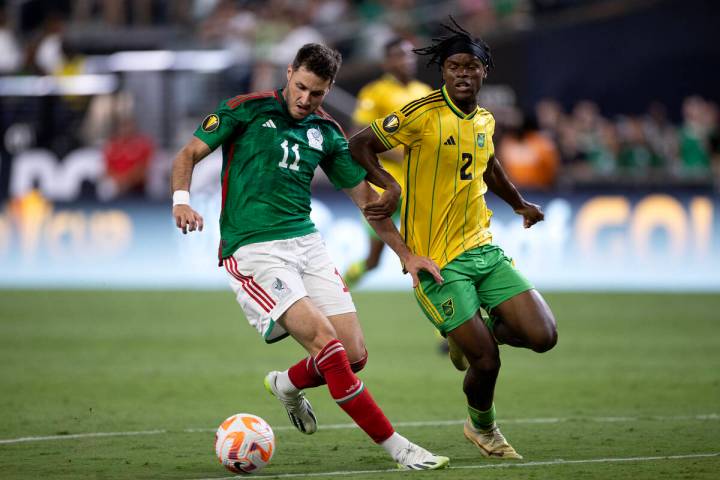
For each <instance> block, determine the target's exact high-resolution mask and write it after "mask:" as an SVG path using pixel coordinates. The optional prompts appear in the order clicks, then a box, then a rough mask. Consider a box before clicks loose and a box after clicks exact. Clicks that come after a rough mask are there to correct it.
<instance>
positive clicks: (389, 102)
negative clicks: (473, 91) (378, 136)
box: [353, 73, 432, 191]
mask: <svg viewBox="0 0 720 480" xmlns="http://www.w3.org/2000/svg"><path fill="white" fill-rule="evenodd" d="M431 91H432V89H431V88H430V87H429V86H428V85H425V84H424V83H422V82H418V81H417V80H413V81H412V82H410V83H408V84H407V85H405V84H403V83H401V82H399V81H398V80H397V79H396V78H395V77H394V76H392V75H390V74H389V73H386V74H385V75H383V76H382V77H381V78H380V79H378V80H375V81H374V82H371V83H369V84H367V85H365V87H363V88H362V89H361V90H360V93H359V94H358V102H357V107H356V108H355V113H353V121H354V122H355V123H356V124H358V125H368V124H369V123H370V122H372V121H374V120H375V119H376V118H379V117H384V116H385V115H387V114H389V113H391V112H392V111H394V110H396V109H398V108H400V107H402V106H403V105H405V104H406V103H409V102H411V101H412V100H415V99H418V98H420V97H423V96H425V95H427V94H428V93H430V92H431ZM398 149H399V150H401V149H402V147H398ZM380 160H381V161H382V164H383V167H384V168H385V170H387V171H388V172H390V174H391V175H392V176H393V177H394V178H395V180H397V181H398V183H399V184H400V185H401V186H402V185H403V184H404V180H403V178H402V166H401V165H400V164H399V163H398V162H395V161H392V160H387V159H386V158H384V157H383V156H382V155H381V156H380ZM373 186H374V185H373ZM376 190H378V191H381V190H380V189H377V188H376Z"/></svg>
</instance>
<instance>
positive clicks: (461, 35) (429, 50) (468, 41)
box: [413, 15, 495, 70]
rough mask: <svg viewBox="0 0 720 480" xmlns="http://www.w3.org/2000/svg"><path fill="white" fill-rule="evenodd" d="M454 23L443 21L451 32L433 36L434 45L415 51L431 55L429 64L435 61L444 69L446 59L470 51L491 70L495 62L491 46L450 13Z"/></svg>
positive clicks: (444, 26)
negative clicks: (475, 35)
mask: <svg viewBox="0 0 720 480" xmlns="http://www.w3.org/2000/svg"><path fill="white" fill-rule="evenodd" d="M448 18H450V21H451V22H452V25H446V24H444V23H441V24H440V26H441V27H443V28H444V29H445V30H447V31H449V32H450V34H448V35H444V36H441V37H437V38H433V39H432V45H430V46H428V47H423V48H415V49H413V52H414V53H416V54H418V55H423V56H425V55H427V56H430V60H428V63H427V66H428V67H429V66H430V65H432V64H433V63H435V64H437V65H438V67H439V68H440V69H442V66H443V63H444V62H445V59H446V58H447V57H449V56H450V55H454V54H456V53H470V54H471V55H475V56H476V57H478V58H479V59H480V61H481V62H482V63H483V65H484V66H485V70H490V69H491V68H492V67H493V66H495V64H494V63H493V59H492V54H491V53H490V47H489V46H488V44H487V43H485V42H484V41H483V40H482V39H481V38H477V37H473V36H472V34H471V33H470V32H468V31H467V30H465V29H464V28H463V27H461V26H460V25H458V23H457V22H456V21H455V19H454V18H453V17H452V15H448Z"/></svg>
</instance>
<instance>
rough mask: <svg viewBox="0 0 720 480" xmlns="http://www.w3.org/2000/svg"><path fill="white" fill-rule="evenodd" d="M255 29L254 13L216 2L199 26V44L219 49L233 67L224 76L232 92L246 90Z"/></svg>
mask: <svg viewBox="0 0 720 480" xmlns="http://www.w3.org/2000/svg"><path fill="white" fill-rule="evenodd" d="M256 29H257V18H256V15H255V12H253V11H252V10H250V9H248V8H245V9H241V8H239V7H238V5H237V2H235V1H232V0H222V1H220V2H219V3H218V4H217V6H216V7H215V9H214V10H213V11H212V12H211V13H210V15H209V16H208V17H207V18H206V19H205V20H204V21H203V22H202V23H201V24H200V27H199V32H198V35H199V37H200V40H201V41H202V42H204V43H209V44H211V45H213V46H216V47H220V48H223V49H224V50H225V51H227V52H228V53H229V54H230V56H231V58H232V62H233V66H232V67H231V68H230V69H229V71H228V72H227V73H226V78H227V80H228V81H229V83H230V84H231V90H233V91H236V92H237V91H240V92H242V91H246V90H248V89H249V88H250V78H251V73H252V65H253V45H254V43H255V33H256Z"/></svg>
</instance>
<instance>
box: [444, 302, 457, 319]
mask: <svg viewBox="0 0 720 480" xmlns="http://www.w3.org/2000/svg"><path fill="white" fill-rule="evenodd" d="M441 307H442V309H443V313H444V314H445V316H446V317H452V316H453V314H454V313H455V304H454V303H453V299H452V298H449V299H448V300H446V301H445V302H443V304H442V305H441Z"/></svg>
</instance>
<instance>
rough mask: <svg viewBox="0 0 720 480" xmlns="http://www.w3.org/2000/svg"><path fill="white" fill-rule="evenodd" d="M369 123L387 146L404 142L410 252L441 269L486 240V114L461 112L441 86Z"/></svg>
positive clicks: (405, 231)
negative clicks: (427, 259) (430, 261)
mask: <svg viewBox="0 0 720 480" xmlns="http://www.w3.org/2000/svg"><path fill="white" fill-rule="evenodd" d="M370 125H371V128H372V129H373V131H374V132H375V134H376V135H377V137H378V138H379V139H380V140H381V141H382V143H383V144H385V146H386V147H388V148H394V147H396V146H398V145H404V146H405V158H404V161H403V165H402V171H403V177H404V178H405V182H404V183H405V187H404V194H403V204H402V210H401V215H402V216H401V221H402V228H401V234H402V235H403V237H404V238H405V242H406V243H407V244H408V246H409V247H410V250H412V251H413V252H414V253H416V254H418V255H423V256H427V257H430V258H432V259H433V260H434V261H435V262H436V263H437V264H438V265H439V266H440V268H442V267H444V266H445V265H447V264H448V263H449V262H451V261H452V260H453V259H454V258H455V257H457V256H458V255H460V254H461V253H463V252H465V251H467V250H470V249H472V248H475V247H477V246H480V245H484V244H486V243H490V241H491V240H492V235H491V234H490V230H489V227H490V216H491V215H492V212H491V211H490V210H489V209H488V208H487V205H486V204H485V198H484V194H485V192H486V191H487V185H486V184H485V181H484V180H483V173H484V172H485V169H486V168H487V164H488V161H489V159H490V158H491V157H492V156H493V155H494V153H495V150H494V146H493V141H492V136H493V132H494V131H495V119H494V118H493V116H492V114H491V113H490V112H488V111H487V110H485V109H483V108H480V107H478V108H476V109H475V111H474V112H472V113H470V114H469V115H465V114H464V113H463V112H462V111H461V110H460V109H459V108H457V107H456V106H455V105H454V104H453V103H452V100H451V99H450V97H449V96H448V94H447V92H446V91H445V87H443V88H442V89H440V90H435V91H434V92H432V93H431V94H430V95H428V96H426V97H423V98H421V99H419V100H415V101H414V102H410V103H408V104H407V105H405V106H404V107H402V108H401V109H399V110H396V111H395V112H393V113H392V114H390V115H388V116H386V117H385V118H378V119H376V120H375V121H374V122H373V123H372V124H370Z"/></svg>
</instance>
